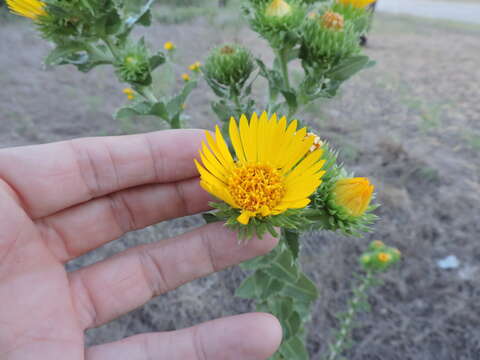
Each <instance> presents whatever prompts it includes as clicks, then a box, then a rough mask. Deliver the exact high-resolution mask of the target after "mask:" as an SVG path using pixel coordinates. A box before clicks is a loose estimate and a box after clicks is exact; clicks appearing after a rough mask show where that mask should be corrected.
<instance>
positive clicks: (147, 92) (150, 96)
mask: <svg viewBox="0 0 480 360" xmlns="http://www.w3.org/2000/svg"><path fill="white" fill-rule="evenodd" d="M142 95H143V96H144V97H145V98H146V99H147V100H149V101H151V102H153V103H156V102H158V99H157V97H156V96H155V94H154V93H153V89H152V87H151V86H145V87H143V88H142Z"/></svg>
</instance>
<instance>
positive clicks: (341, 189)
mask: <svg viewBox="0 0 480 360" xmlns="http://www.w3.org/2000/svg"><path fill="white" fill-rule="evenodd" d="M373 189H374V186H373V185H372V184H370V181H369V180H368V179H367V178H346V179H340V180H338V181H337V182H336V183H335V185H334V187H333V200H334V202H335V204H336V205H337V206H340V207H341V208H343V209H344V210H345V211H346V212H347V213H348V214H349V215H351V216H354V217H358V216H362V215H363V214H364V213H365V211H366V210H367V209H368V205H370V201H371V199H372V195H373Z"/></svg>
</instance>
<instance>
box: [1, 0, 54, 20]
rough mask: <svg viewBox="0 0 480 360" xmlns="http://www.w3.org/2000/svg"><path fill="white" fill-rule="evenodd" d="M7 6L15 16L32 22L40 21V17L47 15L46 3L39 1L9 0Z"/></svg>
mask: <svg viewBox="0 0 480 360" xmlns="http://www.w3.org/2000/svg"><path fill="white" fill-rule="evenodd" d="M7 5H8V7H9V8H10V10H11V11H12V12H13V13H14V14H15V15H19V16H24V17H27V18H30V19H32V20H38V18H39V17H41V16H44V15H47V13H46V11H45V3H44V2H42V1H39V0H7Z"/></svg>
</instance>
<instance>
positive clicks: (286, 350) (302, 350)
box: [278, 336, 309, 360]
mask: <svg viewBox="0 0 480 360" xmlns="http://www.w3.org/2000/svg"><path fill="white" fill-rule="evenodd" d="M278 351H279V353H280V354H281V355H282V356H283V357H284V358H285V359H288V360H308V359H309V356H308V352H307V349H306V347H305V344H304V342H303V341H302V339H301V337H300V336H295V337H292V338H290V339H288V340H287V341H285V342H284V343H283V344H282V345H281V346H280V349H279V350H278Z"/></svg>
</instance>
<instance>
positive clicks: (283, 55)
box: [277, 49, 290, 90]
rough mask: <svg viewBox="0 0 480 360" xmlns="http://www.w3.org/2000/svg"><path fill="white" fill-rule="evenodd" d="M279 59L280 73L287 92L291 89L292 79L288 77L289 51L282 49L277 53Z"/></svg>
mask: <svg viewBox="0 0 480 360" xmlns="http://www.w3.org/2000/svg"><path fill="white" fill-rule="evenodd" d="M277 59H278V62H279V63H280V71H281V72H282V78H283V86H284V87H285V89H286V90H288V89H290V79H289V76H288V61H287V50H286V49H281V50H279V51H278V52H277Z"/></svg>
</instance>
